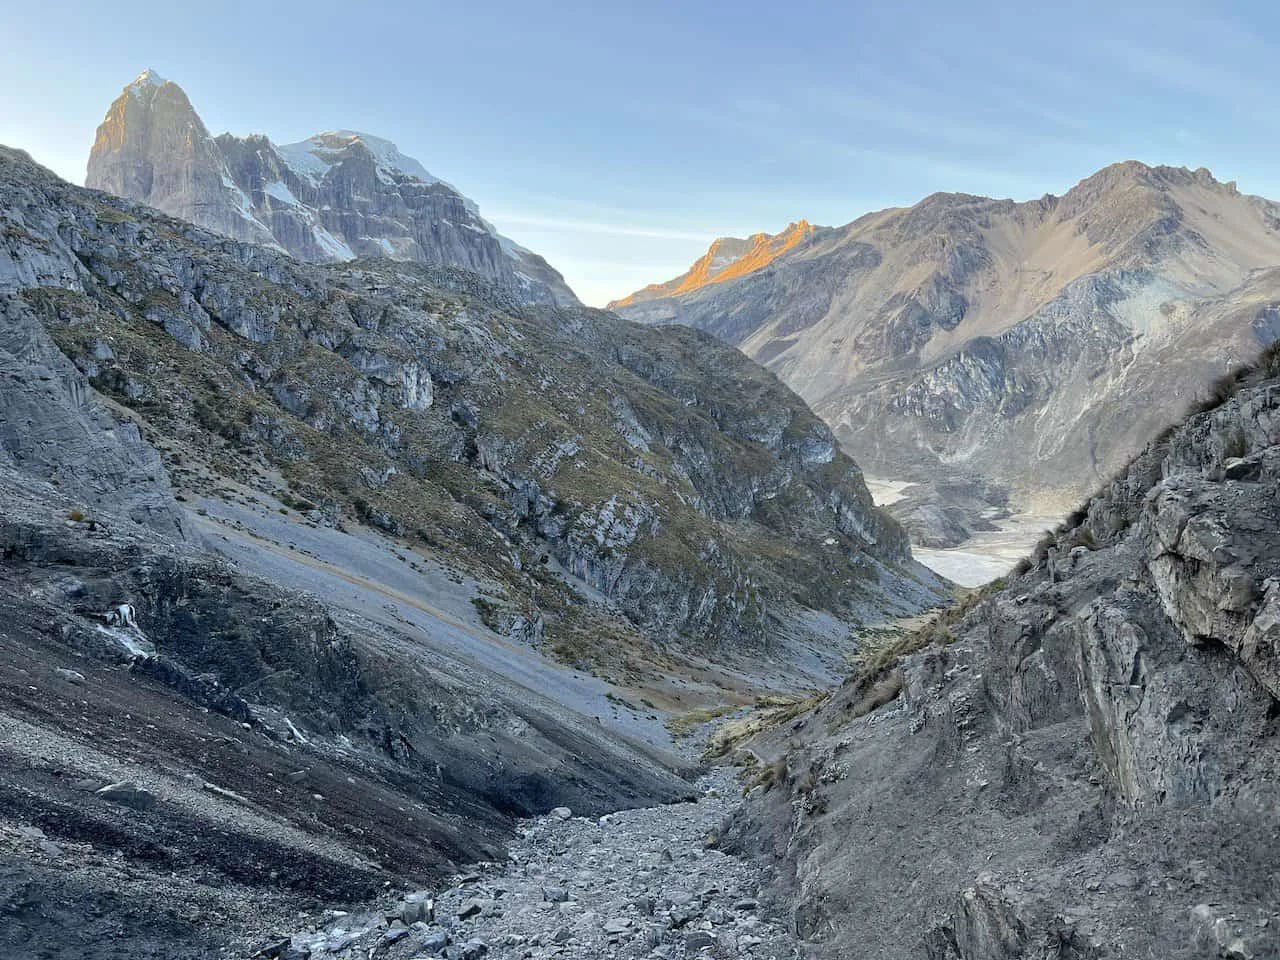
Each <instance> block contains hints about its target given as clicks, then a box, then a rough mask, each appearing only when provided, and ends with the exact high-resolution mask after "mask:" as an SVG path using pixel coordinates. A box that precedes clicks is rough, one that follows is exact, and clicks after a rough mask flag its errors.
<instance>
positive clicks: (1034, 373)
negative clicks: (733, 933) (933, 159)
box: [614, 162, 1280, 546]
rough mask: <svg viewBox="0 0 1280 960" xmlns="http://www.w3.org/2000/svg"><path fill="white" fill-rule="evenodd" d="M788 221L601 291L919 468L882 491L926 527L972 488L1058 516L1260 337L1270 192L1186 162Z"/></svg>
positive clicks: (1277, 224)
mask: <svg viewBox="0 0 1280 960" xmlns="http://www.w3.org/2000/svg"><path fill="white" fill-rule="evenodd" d="M795 233H796V231H795V230H794V229H789V230H788V231H787V232H786V233H784V234H780V235H779V236H778V237H775V238H767V237H766V238H763V240H762V241H754V242H753V243H751V244H750V248H751V250H753V251H755V253H753V254H750V255H748V254H745V253H744V252H743V251H744V250H746V248H747V247H746V245H745V244H744V242H743V241H732V240H731V241H718V242H717V246H716V248H715V249H713V251H712V252H711V253H709V254H708V258H704V261H701V262H700V264H699V266H697V267H695V269H694V270H693V271H691V272H690V273H689V274H687V275H686V276H685V277H682V278H678V279H677V280H675V281H672V282H671V283H670V284H664V285H658V286H656V287H650V288H647V289H646V290H643V291H640V292H638V293H637V294H634V295H633V296H632V297H629V298H627V299H626V300H622V301H619V302H617V303H616V304H614V307H615V308H616V309H617V310H618V311H619V312H620V313H621V314H622V315H624V316H628V317H631V318H633V319H637V320H641V321H646V322H663V323H682V324H688V325H690V326H693V327H696V328H699V329H703V330H707V331H709V332H711V333H713V334H715V335H716V336H717V337H720V338H721V339H723V340H725V341H727V342H729V343H732V344H735V345H736V346H739V347H740V348H741V349H742V350H744V351H745V352H746V353H747V354H748V355H749V356H751V357H754V358H755V359H756V360H758V361H760V362H761V363H763V364H765V365H766V366H768V367H769V368H770V369H771V370H774V371H775V372H776V373H778V375H779V376H781V377H782V379H783V380H784V381H785V382H787V383H788V384H789V385H790V386H791V387H792V388H793V389H795V390H796V391H797V392H799V393H800V394H801V395H802V396H803V397H804V398H805V399H806V400H807V401H808V402H809V403H810V405H811V406H812V407H813V408H814V410H815V412H817V413H818V414H819V415H820V416H822V417H823V418H824V419H825V420H826V421H827V422H828V423H829V424H831V426H832V428H833V429H834V430H835V432H836V435H837V436H838V438H839V440H840V442H841V444H842V445H843V446H844V447H845V449H847V450H848V451H849V452H850V453H851V454H852V455H853V456H854V457H855V458H856V459H857V460H858V462H859V463H860V464H861V465H862V466H863V468H864V469H865V470H866V471H867V473H868V475H870V476H872V477H876V478H882V479H889V480H911V481H915V482H918V483H920V484H922V485H923V486H922V487H921V488H920V489H919V490H918V491H916V494H917V495H916V496H914V497H912V498H911V499H909V500H908V501H904V502H903V503H902V504H901V505H895V507H893V509H894V511H895V512H896V515H898V516H900V517H901V518H902V519H904V521H906V522H907V523H908V525H909V527H910V528H911V530H912V534H913V536H914V537H915V538H916V539H917V542H927V543H930V544H931V545H936V546H945V545H949V544H953V543H955V542H956V541H958V540H960V539H962V538H963V537H964V536H965V535H966V534H967V532H968V531H967V530H966V529H963V527H964V524H957V523H955V522H954V521H955V520H956V514H957V513H958V512H967V513H969V514H970V515H971V516H973V515H975V514H981V513H982V512H983V511H982V510H981V509H979V510H977V511H974V510H972V509H970V508H971V506H972V505H974V504H975V503H980V502H981V501H985V502H986V505H987V506H988V507H993V508H995V509H996V510H1003V509H1005V508H1006V507H1008V508H1010V509H1013V510H1021V511H1028V512H1034V513H1064V512H1065V511H1066V510H1067V509H1069V508H1070V507H1071V506H1072V505H1074V504H1075V503H1078V502H1079V501H1080V499H1082V498H1083V497H1084V496H1087V495H1088V494H1089V493H1090V492H1091V491H1092V490H1094V489H1095V488H1096V487H1097V486H1098V485H1099V484H1101V483H1102V482H1104V481H1105V480H1107V479H1108V478H1109V477H1110V476H1111V475H1112V474H1113V473H1114V472H1115V471H1116V470H1118V469H1120V468H1121V467H1122V466H1123V465H1124V463H1125V462H1126V461H1127V460H1128V459H1129V458H1130V457H1132V456H1133V455H1134V454H1135V453H1136V452H1137V451H1138V450H1140V449H1141V447H1142V445H1143V444H1144V443H1145V442H1146V441H1147V439H1149V438H1150V437H1151V436H1152V435H1154V434H1155V433H1158V432H1159V431H1160V430H1161V429H1162V428H1164V427H1165V426H1167V425H1169V424H1171V423H1174V422H1176V421H1177V420H1178V419H1179V418H1180V417H1181V416H1182V414H1183V413H1184V412H1185V411H1186V409H1187V408H1188V406H1189V405H1190V404H1191V403H1192V402H1193V401H1194V400H1196V399H1197V398H1198V397H1199V396H1201V395H1203V393H1204V392H1205V390H1206V389H1207V387H1208V385H1209V384H1210V383H1212V382H1213V380H1214V379H1215V378H1216V377H1218V376H1219V375H1221V374H1223V373H1225V372H1226V371H1228V370H1230V369H1232V368H1233V367H1234V366H1236V365H1237V364H1239V363H1242V362H1246V361H1248V360H1250V359H1251V358H1253V357H1254V356H1256V355H1257V353H1258V351H1259V350H1260V349H1262V348H1263V347H1264V346H1266V345H1267V344H1269V343H1271V342H1272V341H1273V340H1274V339H1275V338H1276V337H1277V335H1280V321H1278V320H1277V318H1278V317H1280V271H1277V269H1276V265H1277V264H1280V207H1277V205H1275V204H1273V203H1271V202H1270V201H1267V200H1264V199H1261V198H1258V197H1253V196H1248V195H1245V194H1242V193H1240V192H1239V191H1238V190H1237V189H1236V187H1235V185H1234V184H1231V183H1220V182H1219V181H1217V180H1216V179H1214V177H1213V176H1212V175H1211V174H1210V173H1209V172H1208V171H1207V170H1203V169H1202V170H1196V171H1191V170H1186V169H1181V168H1172V167H1149V166H1146V165H1144V164H1141V163H1137V162H1128V163H1121V164H1116V165H1114V166H1110V167H1107V168H1105V169H1103V170H1101V171H1099V172H1098V173H1096V174H1094V175H1093V176H1091V177H1089V178H1087V179H1086V180H1084V181H1082V182H1081V183H1079V184H1077V185H1076V186H1075V187H1073V188H1072V189H1071V190H1069V191H1068V192H1067V193H1066V194H1065V195H1064V196H1061V197H1057V196H1045V197H1042V198H1040V199H1037V200H1033V201H1030V202H1026V203H1018V202H1014V201H1012V200H994V199H988V198H985V197H975V196H969V195H965V194H935V195H933V196H930V197H928V198H926V199H925V200H922V201H921V202H920V203H918V204H916V205H915V206H913V207H911V208H908V209H890V210H883V211H880V212H877V213H871V214H867V215H866V216H864V217H861V218H859V219H858V220H855V221H854V222H852V223H850V224H847V225H845V226H843V227H838V228H834V229H832V228H814V229H813V230H811V231H809V232H808V233H807V235H806V236H805V237H804V238H803V239H800V240H798V241H797V242H794V243H790V242H787V243H782V242H781V240H782V239H783V238H787V237H791V238H792V239H794V235H795ZM778 248H783V249H780V252H777V253H776V254H775V255H771V256H762V255H760V251H762V250H765V251H767V250H770V249H778ZM739 256H740V257H741V259H738V260H735V259H734V257H739ZM924 494H927V496H925V495H924ZM939 504H941V508H940V507H939ZM948 505H955V506H959V507H960V508H961V510H960V511H957V510H954V509H947V507H948ZM943 518H945V521H944V519H943Z"/></svg>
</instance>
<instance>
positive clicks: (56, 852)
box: [36, 840, 62, 860]
mask: <svg viewBox="0 0 1280 960" xmlns="http://www.w3.org/2000/svg"><path fill="white" fill-rule="evenodd" d="M36 846H38V847H39V848H40V852H41V853H43V854H44V855H45V856H46V857H53V858H54V859H55V860H56V859H57V858H58V857H60V856H62V848H61V847H60V846H58V845H57V844H56V843H51V842H50V841H48V840H41V841H40V842H39V843H38V844H36Z"/></svg>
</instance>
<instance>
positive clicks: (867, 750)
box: [736, 351, 1280, 960]
mask: <svg viewBox="0 0 1280 960" xmlns="http://www.w3.org/2000/svg"><path fill="white" fill-rule="evenodd" d="M1224 392H1225V393H1226V394H1227V397H1226V399H1225V400H1222V401H1221V402H1219V403H1217V404H1216V405H1215V406H1214V407H1213V408H1212V409H1209V410H1207V411H1204V412H1201V413H1198V414H1196V415H1194V416H1192V417H1191V418H1190V419H1188V420H1187V421H1186V422H1185V423H1184V424H1183V425H1182V426H1180V427H1178V428H1177V429H1175V430H1172V431H1170V432H1169V433H1167V434H1166V435H1165V436H1163V437H1162V438H1160V439H1159V440H1157V441H1155V442H1154V443H1152V444H1151V445H1150V446H1149V447H1148V448H1147V449H1146V450H1145V451H1144V452H1143V453H1142V454H1141V455H1140V456H1138V457H1137V458H1136V459H1135V460H1134V461H1133V462H1132V463H1131V464H1130V465H1129V466H1128V467H1127V468H1126V469H1125V470H1124V471H1122V472H1121V473H1120V474H1119V475H1118V476H1117V478H1116V479H1115V480H1114V481H1112V482H1111V483H1109V484H1108V485H1107V486H1105V487H1104V488H1103V489H1102V490H1101V491H1100V492H1099V494H1098V495H1097V496H1095V497H1094V498H1093V499H1092V500H1090V501H1089V502H1088V503H1087V504H1086V505H1085V507H1084V508H1082V509H1081V510H1080V511H1078V512H1077V513H1076V514H1074V515H1073V516H1072V517H1071V518H1069V520H1068V522H1067V523H1066V524H1064V525H1063V527H1061V528H1060V529H1059V530H1058V531H1057V532H1056V534H1055V535H1054V536H1053V537H1051V538H1050V539H1049V540H1047V541H1046V542H1045V543H1043V544H1042V545H1041V547H1040V548H1039V550H1038V551H1037V555H1036V558H1035V561H1034V563H1033V566H1032V567H1031V568H1030V569H1029V570H1027V571H1026V572H1024V573H1021V574H1020V575H1019V576H1017V577H1016V578H1011V579H1010V580H1009V582H1008V583H1007V584H1003V585H998V586H997V587H995V588H993V589H991V590H988V591H987V592H986V594H985V595H984V596H982V597H981V598H979V599H977V600H976V601H975V602H972V603H971V604H970V606H969V608H968V609H967V610H965V611H963V612H962V613H961V614H960V615H958V616H954V617H953V618H952V621H951V622H952V625H951V626H950V627H949V628H948V629H947V631H946V633H947V636H946V642H945V643H944V645H941V646H931V647H928V648H926V649H925V650H924V652H921V653H917V654H914V655H912V656H909V657H907V658H906V659H905V661H903V662H902V663H901V664H900V665H899V666H898V667H896V668H892V669H894V670H895V671H900V672H895V673H893V674H889V673H888V672H887V670H888V669H889V668H886V673H881V674H875V673H872V674H869V675H865V676H861V677H859V678H857V679H854V680H851V681H850V682H848V683H847V684H846V685H845V687H843V688H842V690H841V691H840V693H839V694H838V695H837V696H836V697H834V698H833V700H832V701H831V702H830V704H828V705H827V706H825V707H824V708H823V709H822V710H821V711H820V712H819V713H818V714H817V715H816V716H813V717H811V718H808V719H806V720H803V721H801V724H800V728H801V729H804V730H809V731H812V734H810V736H809V737H808V738H807V739H806V742H805V743H804V745H803V746H801V745H800V744H799V742H798V741H793V744H794V746H793V749H792V750H791V751H790V753H789V755H788V757H787V760H786V769H787V773H786V774H785V775H784V776H782V777H781V778H780V779H781V780H783V781H785V783H786V786H785V787H784V788H782V789H778V788H775V789H774V790H773V791H771V792H758V793H757V796H756V800H755V802H754V803H753V804H752V805H751V806H752V807H753V808H754V810H753V812H752V813H751V814H749V815H748V816H747V817H746V818H744V819H743V820H741V821H740V822H739V823H738V824H737V826H736V830H737V836H738V837H739V840H738V844H739V846H741V847H742V848H743V849H749V848H750V847H754V846H755V845H756V842H757V840H758V838H759V837H761V836H764V837H765V838H766V843H767V844H769V845H771V846H772V849H773V850H774V851H775V852H776V853H777V854H778V855H779V856H780V857H781V858H782V859H783V860H784V861H786V862H789V863H790V864H792V868H793V870H792V872H791V874H790V882H789V887H788V889H787V890H786V891H785V892H784V893H783V894H782V895H783V896H784V897H785V898H787V899H788V900H789V902H790V903H791V904H792V905H793V906H794V908H795V911H796V913H795V917H796V923H797V925H798V927H799V928H800V931H801V932H802V933H803V934H804V935H805V936H807V937H810V938H812V939H814V940H815V941H817V942H819V943H820V944H821V945H822V946H823V949H824V950H825V952H826V953H827V955H830V956H847V955H849V954H850V952H851V950H852V948H853V945H854V944H856V945H857V948H858V951H860V952H868V953H874V954H875V955H877V956H885V957H908V956H911V957H916V956H922V955H923V956H928V957H930V958H935V960H941V958H947V960H995V958H1002V960H1003V958H1016V957H1026V958H1031V957H1040V956H1045V955H1046V951H1047V954H1048V955H1050V956H1070V957H1090V958H1092V957H1102V956H1112V955H1118V954H1120V953H1121V952H1129V953H1131V952H1133V951H1134V949H1135V948H1137V949H1138V954H1139V955H1144V956H1152V957H1155V956H1159V957H1169V958H1179V957H1186V958H1191V957H1205V956H1220V957H1233V958H1239V957H1264V956H1272V955H1274V954H1276V953H1277V951H1280V939H1278V938H1280V916H1277V913H1276V903H1277V902H1280V900H1278V894H1280V890H1277V887H1276V880H1275V875H1274V872H1273V871H1271V870H1270V869H1269V867H1268V864H1270V863H1271V862H1273V861H1274V859H1275V857H1276V856H1277V855H1280V847H1278V846H1277V833H1276V828H1277V814H1276V811H1277V809H1278V808H1277V801H1278V800H1280V793H1278V790H1277V786H1276V784H1277V779H1276V774H1277V772H1278V770H1280V741H1278V740H1277V727H1276V718H1277V716H1280V696H1278V694H1280V689H1278V687H1277V670H1276V648H1275V635H1276V633H1275V613H1276V602H1277V601H1276V589H1277V588H1276V584H1277V583H1278V582H1280V579H1277V578H1278V577H1280V536H1278V535H1277V530H1278V529H1280V526H1278V525H1277V524H1278V521H1280V503H1277V500H1276V496H1275V492H1276V489H1277V481H1278V480H1280V472H1277V471H1278V470H1280V414H1278V411H1280V361H1278V360H1277V354H1276V353H1275V352H1274V351H1272V352H1271V353H1270V354H1269V355H1268V356H1267V357H1266V358H1265V359H1264V360H1263V364H1262V367H1261V368H1260V369H1258V370H1255V371H1251V372H1248V373H1247V374H1245V375H1243V376H1242V377H1241V378H1240V379H1239V381H1238V382H1236V383H1234V384H1232V385H1229V386H1228V387H1226V388H1224ZM886 677H888V678H889V680H891V681H892V684H893V687H894V689H895V690H897V689H899V688H900V690H901V693H900V695H899V696H898V697H897V699H894V700H891V701H889V703H888V704H887V705H883V704H884V701H885V700H886V699H887V698H886V697H884V696H880V697H879V698H875V697H873V693H874V691H875V690H876V689H879V688H881V686H882V684H883V683H884V682H886V679H885V678H886ZM748 838H750V843H748Z"/></svg>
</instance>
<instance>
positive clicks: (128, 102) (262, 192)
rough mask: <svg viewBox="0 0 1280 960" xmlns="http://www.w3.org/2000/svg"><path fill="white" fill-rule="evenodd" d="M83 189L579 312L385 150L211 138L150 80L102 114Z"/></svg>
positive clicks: (549, 280)
mask: <svg viewBox="0 0 1280 960" xmlns="http://www.w3.org/2000/svg"><path fill="white" fill-rule="evenodd" d="M86 185H87V186H89V187H93V188H95V189H99V190H106V191H109V192H111V193H114V194H116V195H118V196H122V197H127V198H130V199H134V200H141V201H142V202H144V203H147V204H150V205H151V206H153V207H156V208H157V209H159V210H162V211H164V212H165V213H169V214H172V215H173V216H177V217H181V218H183V219H184V220H189V221H191V222H192V223H195V224H198V225H200V226H202V227H206V228H208V229H211V230H215V231H217V232H218V233H222V234H225V235H226V236H229V237H233V238H235V239H237V240H248V241H251V242H254V243H264V244H270V245H273V246H277V247H280V248H281V249H283V250H285V251H286V252H288V253H290V254H291V255H293V256H294V257H297V258H298V259H300V260H306V261H309V262H313V263H323V262H328V261H342V260H353V259H356V258H357V257H389V258H391V259H395V260H411V261H417V262H420V263H439V264H446V265H449V266H457V267H462V268H464V269H466V270H471V271H473V272H475V273H478V274H480V275H481V276H483V277H485V278H487V279H489V280H492V281H495V282H497V283H498V284H499V285H500V286H502V287H503V288H504V289H505V290H507V291H509V292H511V293H513V294H516V295H518V296H519V297H520V298H521V299H523V300H526V301H529V302H536V303H552V304H557V305H561V306H566V305H572V304H575V303H577V299H576V298H575V297H574V295H573V292H572V291H571V290H570V289H569V287H568V286H567V285H566V284H565V282H564V278H563V277H561V276H560V274H559V273H558V272H556V271H555V270H554V269H552V267H551V266H550V265H548V264H547V262H546V261H545V260H543V259H542V258H541V257H539V256H538V255H537V254H535V253H533V252H531V251H529V250H526V249H525V248H523V247H521V246H520V245H519V244H517V243H515V242H513V241H511V240H509V239H508V238H506V237H504V236H502V235H501V234H499V233H498V232H497V231H496V230H495V229H494V228H493V226H492V224H490V223H488V222H487V221H486V220H485V219H484V218H483V217H482V216H481V215H480V210H479V208H478V207H477V206H476V204H475V203H474V202H473V201H471V200H469V199H468V198H467V197H465V196H463V195H462V194H461V193H459V192H458V190H457V189H456V188H455V187H453V186H452V185H450V184H448V183H446V182H445V181H443V180H440V179H439V178H438V177H434V176H432V175H431V174H430V173H429V172H427V170H426V168H424V167H423V166H422V164H421V163H419V162H418V161H417V160H414V159H413V158H412V157H406V156H405V155H404V154H402V153H401V152H400V151H399V149H397V147H396V146H395V144H393V143H391V142H390V141H388V140H384V139H382V138H381V137H375V136H371V135H369V134H366V133H359V132H357V131H354V130H336V131H328V132H326V133H320V134H317V135H315V136H314V137H310V138H308V139H306V140H303V141H300V142H299V143H293V144H284V145H276V144H274V143H272V142H271V140H270V139H268V138H267V137H265V136H262V135H260V134H254V135H250V136H248V137H236V136H233V135H231V134H229V133H224V134H222V135H220V136H218V137H216V138H215V137H212V136H210V135H209V131H208V130H207V129H206V128H205V126H204V124H203V123H202V122H201V120H200V117H199V115H198V114H197V113H196V111H195V109H194V108H193V107H192V105H191V102H190V100H188V99H187V96H186V94H185V93H184V92H183V91H182V88H181V87H179V86H178V85H177V84H176V83H174V82H172V81H170V80H165V79H164V78H162V77H160V76H159V75H158V74H156V73H155V71H152V70H148V71H146V72H144V73H143V74H142V75H141V76H139V77H138V78H137V79H136V80H135V81H134V82H133V83H131V84H129V86H127V87H126V88H125V89H124V91H123V92H122V93H121V94H120V96H119V97H117V98H116V100H115V102H114V103H112V105H111V107H110V109H109V110H108V111H107V116H106V119H105V120H104V121H103V122H102V125H101V126H100V127H99V128H98V135H97V138H96V140H95V142H94V146H93V150H92V152H91V154H90V157H89V168H88V176H87V179H86Z"/></svg>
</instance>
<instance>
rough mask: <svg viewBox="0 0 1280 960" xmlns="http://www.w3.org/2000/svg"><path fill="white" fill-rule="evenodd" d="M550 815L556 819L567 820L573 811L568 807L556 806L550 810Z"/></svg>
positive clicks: (570, 817)
mask: <svg viewBox="0 0 1280 960" xmlns="http://www.w3.org/2000/svg"><path fill="white" fill-rule="evenodd" d="M551 816H553V817H555V818H556V819H557V820H569V819H572V817H573V811H572V810H570V809H569V808H568V807H556V808H555V809H554V810H552V811H551Z"/></svg>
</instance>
